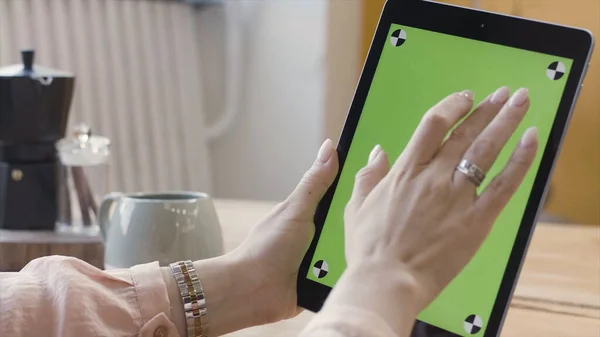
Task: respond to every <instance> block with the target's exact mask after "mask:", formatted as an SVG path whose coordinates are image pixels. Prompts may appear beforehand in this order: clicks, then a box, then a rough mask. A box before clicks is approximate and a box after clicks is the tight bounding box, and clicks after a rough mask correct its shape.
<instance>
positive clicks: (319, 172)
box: [285, 139, 338, 220]
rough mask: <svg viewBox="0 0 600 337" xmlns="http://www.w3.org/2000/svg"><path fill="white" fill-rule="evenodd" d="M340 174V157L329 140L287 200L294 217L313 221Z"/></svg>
mask: <svg viewBox="0 0 600 337" xmlns="http://www.w3.org/2000/svg"><path fill="white" fill-rule="evenodd" d="M337 172H338V157H337V153H336V151H335V149H334V148H333V142H332V141H331V140H330V139H327V140H326V141H325V142H324V143H323V145H321V148H320V149H319V153H318V154H317V159H315V161H314V163H313V165H312V166H311V168H310V169H309V170H308V171H306V173H305V174H304V176H303V177H302V179H301V180H300V183H299V184H298V186H296V189H294V191H293V192H292V194H291V195H290V196H289V197H288V198H287V200H286V202H285V204H286V205H287V206H288V209H289V211H290V212H293V214H294V216H296V217H297V216H300V217H306V219H308V220H312V217H313V215H314V213H315V210H316V208H317V205H318V204H319V201H320V200H321V198H323V195H325V192H327V189H329V186H331V184H332V183H333V181H334V180H335V177H336V175H337Z"/></svg>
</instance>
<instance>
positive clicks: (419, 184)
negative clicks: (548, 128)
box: [329, 88, 537, 333]
mask: <svg viewBox="0 0 600 337" xmlns="http://www.w3.org/2000/svg"><path fill="white" fill-rule="evenodd" d="M472 106H473V93H472V92H470V91H465V92H462V93H456V94H452V95H450V96H448V97H446V98H445V99H443V100H442V101H441V102H439V103H438V104H437V105H435V106H434V107H433V108H431V109H430V110H429V111H428V112H427V113H426V114H425V116H424V117H423V119H422V121H421V123H420V125H419V126H418V128H417V130H416V131H415V133H414V135H413V137H412V138H411V140H410V142H409V144H408V145H407V147H406V149H405V150H404V152H403V153H402V155H401V156H400V157H399V158H398V160H396V162H395V163H394V164H393V165H392V167H391V168H389V164H388V158H387V156H386V154H385V152H384V151H383V149H381V147H379V146H377V147H375V148H374V149H373V151H372V153H371V155H370V157H369V162H368V164H367V166H366V167H364V168H363V169H362V170H361V171H360V172H359V173H358V174H357V175H356V180H355V186H354V191H353V194H352V197H351V200H350V201H349V203H348V205H347V207H346V211H345V234H346V235H345V241H346V242H345V244H346V259H347V264H348V270H347V272H346V274H345V275H344V277H345V278H352V277H354V276H356V278H357V279H361V278H362V279H363V281H364V279H365V275H366V274H368V273H369V272H368V271H367V270H369V271H370V272H372V274H374V275H377V276H375V277H378V278H379V279H385V280H386V281H389V282H393V281H394V280H396V281H398V282H399V283H398V284H402V288H404V290H405V291H401V293H403V294H404V295H408V294H409V295H410V296H406V297H405V298H403V299H402V303H403V304H404V305H408V304H409V303H410V304H411V305H412V308H411V311H412V312H411V315H414V316H416V314H417V313H418V312H419V311H421V310H422V309H423V308H424V307H425V306H426V305H428V304H429V303H430V302H431V301H433V299H435V297H437V295H438V294H439V293H440V292H441V291H442V290H443V289H444V287H446V285H448V283H450V281H451V280H452V279H453V278H454V277H455V276H456V275H457V274H458V273H459V272H460V271H461V270H462V269H463V267H464V266H465V265H466V264H467V263H468V262H469V260H470V259H471V258H472V257H473V255H474V254H475V253H476V251H477V250H478V248H479V247H480V245H481V244H482V242H483V241H484V239H485V238H486V236H487V235H488V233H489V232H490V229H491V228H492V225H493V224H494V221H495V219H496V217H497V216H498V215H499V213H500V211H501V210H502V209H503V208H504V207H505V206H506V204H507V203H508V201H509V200H510V198H511V197H512V195H513V194H514V192H515V191H516V190H517V188H518V186H519V185H520V183H521V181H522V180H523V178H524V177H525V174H526V173H527V171H528V169H529V167H530V166H531V163H532V162H533V160H534V157H535V154H536V150H537V134H536V129H534V128H530V129H528V130H527V131H526V132H525V134H524V135H523V136H522V138H521V141H520V143H519V145H518V146H517V147H516V149H514V152H513V154H512V157H511V159H510V161H509V162H508V163H507V164H506V166H505V167H504V169H503V171H502V172H501V173H500V174H499V175H498V176H496V177H493V180H492V181H491V182H490V184H489V185H488V186H487V187H486V188H485V190H484V191H482V192H481V194H480V195H478V193H477V190H476V184H475V183H474V182H473V181H471V180H470V179H468V178H467V177H466V176H465V175H464V174H462V173H460V172H458V171H457V170H456V166H457V164H458V163H459V162H460V161H461V160H462V159H463V158H464V159H467V160H468V161H469V162H470V163H473V164H476V165H477V166H479V167H480V168H481V169H482V170H483V171H484V172H487V171H488V170H489V169H490V167H491V166H492V164H493V163H494V162H495V160H496V158H497V156H498V154H499V152H500V150H501V149H502V148H503V147H504V145H505V143H506V142H507V141H508V139H509V138H510V137H511V135H512V134H513V132H514V131H515V129H516V128H517V126H518V125H519V123H520V121H521V120H522V118H523V117H524V115H525V113H526V112H527V109H528V107H529V98H528V91H527V90H526V89H519V90H518V91H517V92H516V93H515V94H514V95H513V96H512V98H510V100H509V90H508V88H500V89H498V90H497V91H496V92H495V93H493V94H491V95H490V96H489V97H488V98H486V99H485V100H484V101H483V102H482V103H481V104H480V105H479V106H478V107H477V108H476V109H475V110H474V112H473V113H472V114H470V115H468V114H469V112H470V111H471V109H472ZM467 115H468V117H467V118H465V119H464V120H463V118H464V117H465V116H467ZM461 120H463V121H462V122H460V121H461ZM456 124H458V126H457V127H456V128H455V129H454V130H453V131H452V133H451V134H450V136H449V137H448V139H447V140H446V141H444V139H445V138H446V135H447V134H448V133H449V132H450V131H451V130H452V129H453V128H454V127H455V125H456ZM358 270H361V271H360V272H359V271H358ZM353 274H355V275H354V276H353ZM344 277H343V278H344ZM389 282H383V283H389ZM338 284H339V283H338ZM380 284H382V283H380ZM334 293H335V291H334ZM404 295H403V296H404ZM334 297H338V298H337V300H335V301H341V302H346V303H347V302H349V301H359V302H361V303H362V305H368V304H366V303H368V302H369V301H370V299H369V298H363V296H360V295H359V296H354V297H355V298H354V299H348V298H346V299H340V296H335V295H334ZM364 297H368V296H366V295H365V296H364ZM329 301H332V298H331V297H330V299H329ZM390 301H391V302H394V301H393V300H390ZM390 301H388V302H390ZM379 302H381V301H379ZM394 303H396V304H395V305H398V302H394ZM371 304H373V305H375V306H378V305H379V306H380V305H382V304H380V303H371ZM379 309H381V310H379V311H390V310H391V309H390V308H389V307H386V308H379ZM391 312H397V311H393V310H392V311H391ZM414 316H413V317H412V319H414V318H415V317H414ZM390 320H394V318H393V317H390V318H389V319H388V321H390ZM396 322H397V323H398V324H403V325H404V326H396V328H397V329H400V330H402V329H404V330H406V325H410V326H412V320H411V319H409V320H408V321H405V322H402V320H400V319H398V318H396V319H395V322H394V323H396ZM391 324H393V323H391ZM406 333H408V332H406Z"/></svg>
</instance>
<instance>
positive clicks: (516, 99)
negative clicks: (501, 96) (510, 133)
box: [508, 88, 529, 108]
mask: <svg viewBox="0 0 600 337" xmlns="http://www.w3.org/2000/svg"><path fill="white" fill-rule="evenodd" d="M527 101H529V89H527V88H521V89H519V90H517V91H516V92H515V93H514V95H513V96H512V97H511V99H510V101H509V102H508V105H510V106H512V107H513V108H519V107H522V106H523V105H525V104H526V103H527Z"/></svg>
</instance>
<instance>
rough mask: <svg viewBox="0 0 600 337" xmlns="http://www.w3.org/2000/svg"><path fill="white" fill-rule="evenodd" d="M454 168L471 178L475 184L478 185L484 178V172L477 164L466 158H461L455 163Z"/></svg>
mask: <svg viewBox="0 0 600 337" xmlns="http://www.w3.org/2000/svg"><path fill="white" fill-rule="evenodd" d="M456 170H457V171H458V172H460V173H462V174H464V175H465V176H467V178H469V180H471V181H472V182H473V183H474V184H475V186H477V187H479V185H481V183H482V182H483V181H484V180H485V172H483V170H482V169H481V168H479V166H477V165H475V164H473V163H471V162H469V161H468V160H466V159H463V160H461V161H460V163H458V165H456Z"/></svg>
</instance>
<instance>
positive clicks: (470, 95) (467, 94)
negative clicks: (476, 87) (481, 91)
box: [459, 90, 475, 101]
mask: <svg viewBox="0 0 600 337" xmlns="http://www.w3.org/2000/svg"><path fill="white" fill-rule="evenodd" d="M459 95H462V96H465V97H466V98H468V99H470V100H471V101H472V100H473V98H474V97H475V94H473V92H472V91H471V90H463V91H461V92H460V94H459Z"/></svg>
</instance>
